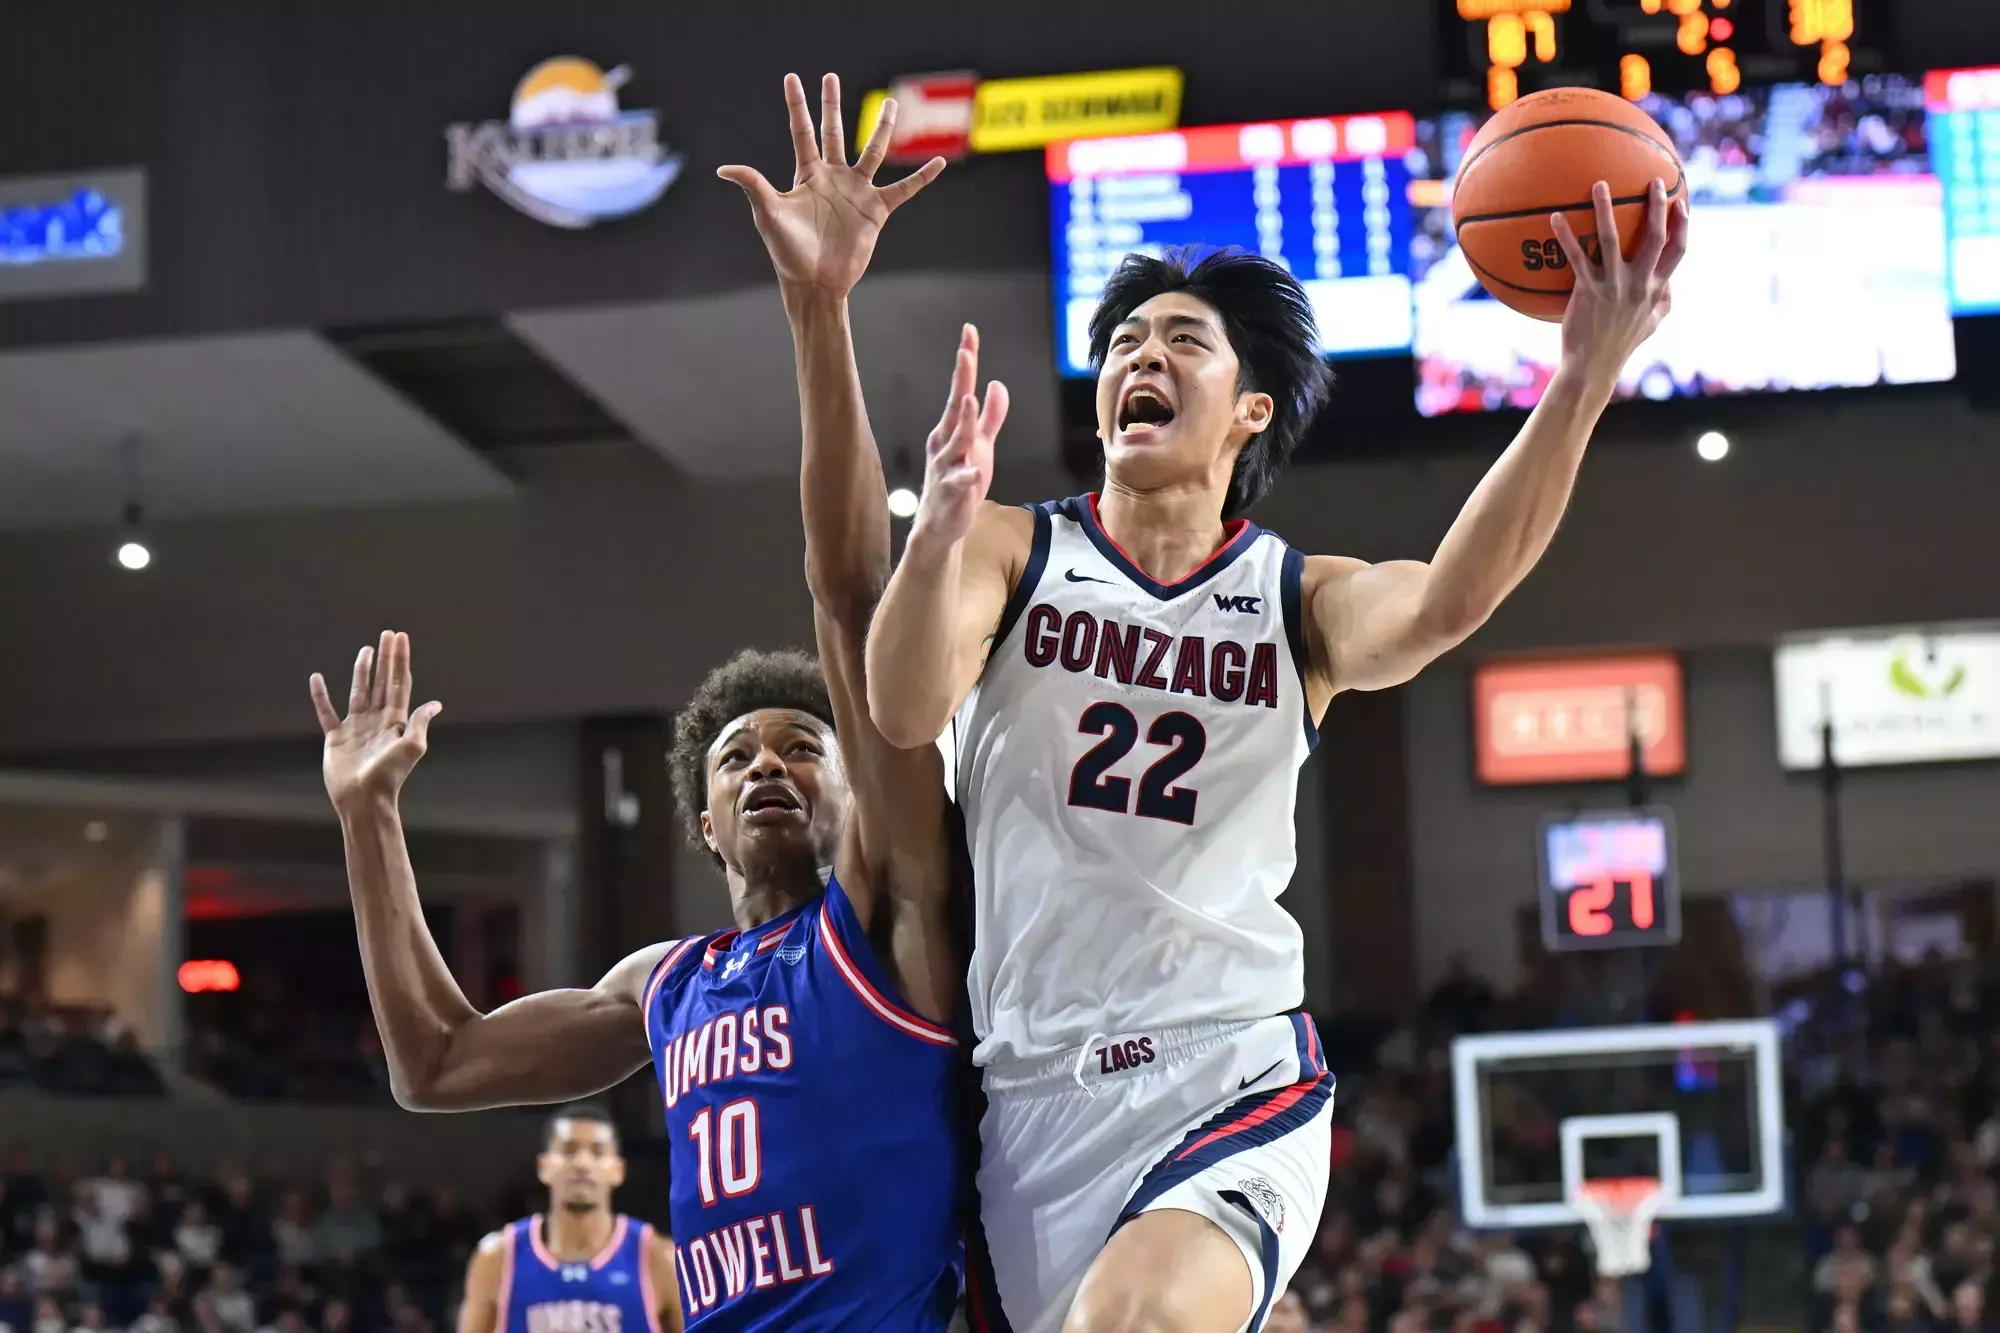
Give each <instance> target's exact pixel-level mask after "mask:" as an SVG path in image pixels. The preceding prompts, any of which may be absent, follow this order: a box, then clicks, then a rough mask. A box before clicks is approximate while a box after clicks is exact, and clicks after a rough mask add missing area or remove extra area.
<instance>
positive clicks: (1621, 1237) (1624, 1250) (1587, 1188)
mask: <svg viewBox="0 0 2000 1333" xmlns="http://www.w3.org/2000/svg"><path fill="white" fill-rule="evenodd" d="M1666 1202H1667V1189H1666V1187H1665V1186H1664V1185H1662V1183H1661V1182H1660V1181H1658V1180H1656V1179H1654V1178H1652V1177H1650V1176H1611V1177H1606V1178H1604V1179H1599V1180H1585V1181H1580V1182H1578V1184H1577V1186H1576V1192H1575V1194H1574V1196H1573V1197H1572V1198H1571V1199H1570V1203H1571V1204H1572V1205H1574V1206H1575V1208H1576V1211H1577V1213H1578V1214H1579V1215H1580V1216H1581V1217H1582V1218H1583V1221H1584V1225H1585V1226H1588V1227H1589V1228H1590V1239H1591V1241H1592V1243H1593V1244H1594V1245H1595V1246H1596V1247H1597V1271H1598V1273H1600V1274H1601V1275H1603V1276H1604V1277H1625V1276H1628V1275H1629V1274H1632V1273H1643V1272H1645V1271H1646V1269H1647V1268H1649V1267H1651V1265H1652V1262H1653V1253H1652V1250H1653V1246H1652V1241H1653V1221H1654V1219H1655V1218H1657V1217H1658V1216H1659V1215H1660V1209H1661V1207H1663V1206H1664V1205H1665V1204H1666Z"/></svg>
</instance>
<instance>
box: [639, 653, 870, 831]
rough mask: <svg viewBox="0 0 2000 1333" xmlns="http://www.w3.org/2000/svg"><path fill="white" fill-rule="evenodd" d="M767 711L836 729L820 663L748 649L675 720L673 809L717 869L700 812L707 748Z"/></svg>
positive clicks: (716, 673)
mask: <svg viewBox="0 0 2000 1333" xmlns="http://www.w3.org/2000/svg"><path fill="white" fill-rule="evenodd" d="M765 708H791V709H796V710H797V711H799V712H801V713H810V714H812V715H813V716H814V717H816V718H818V719H819V720H820V721H822V722H824V723H826V725H827V727H828V728H829V729H831V728H832V726H833V700H832V699H831V698H829V697H828V695H827V692H826V677H825V675H823V674H822V673H821V671H820V669H819V659H818V658H816V657H814V656H813V655H812V654H810V653H802V652H799V651H798V650H797V649H794V648H782V649H779V650H778V651H776V652H763V651H760V650H758V649H755V648H745V649H744V650H743V651H742V652H740V653H738V654H736V656H734V657H732V658H730V659H729V660H728V661H727V662H724V663H723V664H722V665H721V666H719V667H717V668H716V669H715V670H713V671H711V672H709V673H708V678H707V679H706V680H704V681H702V683H701V686H700V688H698V689H696V690H695V692H694V697H693V698H692V699H690V700H688V702H687V707H685V708H683V709H681V711H680V715H679V716H678V717H676V718H675V719H674V748H673V750H672V751H671V752H670V753H669V754H668V756H667V767H668V770H669V771H670V772H671V773H672V774H673V780H674V804H675V805H677V806H678V807H679V808H680V812H681V825H682V827H683V828H685V829H686V831H687V839H688V841H689V842H690V843H692V844H693V845H694V846H696V847H699V848H700V849H701V850H702V851H705V852H707V853H708V854H709V856H710V857H711V858H713V859H714V861H715V864H716V865H718V866H720V865H721V864H722V858H721V857H720V856H717V855H716V854H715V852H714V850H713V849H711V848H710V847H709V845H708V843H707V842H706V841H705V840H704V839H703V838H702V836H701V812H702V811H703V810H706V809H707V808H708V747H709V746H711V745H713V744H715V738H716V736H718V735H719V734H721V731H722V729H723V728H724V727H726V726H728V725H729V724H730V723H731V722H734V721H735V720H736V719H737V718H739V717H742V716H743V715H744V714H745V713H755V712H758V711H759V710H761V709H765Z"/></svg>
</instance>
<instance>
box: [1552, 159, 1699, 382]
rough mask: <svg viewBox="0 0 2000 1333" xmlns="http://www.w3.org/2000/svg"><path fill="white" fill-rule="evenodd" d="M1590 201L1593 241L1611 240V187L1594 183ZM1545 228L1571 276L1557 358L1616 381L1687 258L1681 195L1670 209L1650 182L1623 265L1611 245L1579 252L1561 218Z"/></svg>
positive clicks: (1662, 314) (1661, 313) (1661, 311)
mask: <svg viewBox="0 0 2000 1333" xmlns="http://www.w3.org/2000/svg"><path fill="white" fill-rule="evenodd" d="M1591 201H1592V202H1593V203H1594V204H1595V205H1596V207H1597V235H1598V237H1602V238H1615V237H1616V236H1617V235H1618V223H1617V218H1616V216H1615V215H1614V213H1613V211H1612V207H1611V187H1610V186H1608V185H1606V184H1604V183H1603V182H1602V181H1599V182H1598V184H1597V186H1596V188H1595V189H1593V190H1592V191H1591ZM1550 225H1551V226H1553V227H1554V228H1555V233H1556V239H1557V240H1558V241H1560V242H1561V243H1562V248H1563V251H1564V252H1565V253H1566V254H1567V255H1568V256H1569V266H1570V269H1571V270H1572V271H1573V272H1574V273H1575V274H1576V290H1575V291H1574V292H1573V293H1571V295H1570V298H1569V310H1568V312H1567V313H1566V314H1565V315H1564V316H1563V330H1562V340H1563V359H1564V360H1565V361H1569V362H1572V363H1574V364H1578V365H1582V366H1585V367H1588V368H1590V369H1592V370H1594V371H1597V372H1599V373H1601V374H1606V375H1610V376H1613V377H1615V376H1616V375H1617V374H1618V372H1620V371H1621V370H1623V369H1624V368H1625V362H1626V360H1627V359H1628V358H1630V357H1631V355H1632V353H1633V352H1635V351H1637V350H1638V349H1639V344H1641V343H1643V342H1645V341H1646V339H1648V338H1650V337H1652V336H1653V330H1655V329H1657V328H1659V327H1660V321H1661V320H1662V319H1665V318H1666V316H1667V312H1668V310H1670V309H1672V307H1673V292H1672V288H1671V285H1670V284H1671V281H1672V278H1673V276H1674V270H1675V269H1677V268H1679V267H1680V263H1681V259H1682V258H1683V257H1684V256H1685V255H1686V254H1687V236H1688V205H1687V196H1686V195H1685V194H1683V195H1682V196H1681V197H1680V198H1679V199H1676V200H1674V201H1672V202H1671V203H1670V202H1668V200H1667V187H1666V183H1665V182H1663V181H1657V180H1656V181H1654V182H1653V184H1652V186H1651V188H1650V189H1649V190H1648V191H1647V195H1646V222H1645V229H1644V230H1643V231H1642V232H1641V233H1640V236H1639V248H1638V249H1637V250H1636V251H1634V252H1633V254H1632V257H1631V258H1630V259H1627V258H1626V257H1625V256H1624V254H1623V253H1621V251H1620V247H1619V246H1618V244H1617V243H1616V241H1615V239H1614V240H1612V243H1611V244H1608V245H1607V244H1602V243H1601V242H1600V243H1599V244H1595V245H1592V246H1589V247H1586V246H1585V245H1584V244H1583V243H1582V242H1581V241H1579V240H1578V239H1577V235H1576V231H1575V229H1574V228H1572V227H1571V226H1570V225H1569V219H1568V218H1566V217H1564V216H1563V215H1562V214H1560V213H1557V214H1555V215H1554V216H1553V217H1552V218H1551V219H1550Z"/></svg>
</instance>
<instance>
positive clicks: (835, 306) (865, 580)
mask: <svg viewBox="0 0 2000 1333" xmlns="http://www.w3.org/2000/svg"><path fill="white" fill-rule="evenodd" d="M785 110H786V113H787V115H788V116H789V118H790V121H791V131H792V150H793V155H794V158H795V164H794V171H793V178H792V188H791V189H789V190H785V191H782V192H781V191H779V190H778V189H776V188H775V187H773V186H772V185H771V183H770V182H769V181H767V180H766V179H765V178H764V177H763V176H762V175H760V174H759V173H758V172H757V171H755V170H753V169H752V168H750V167H744V166H727V167H722V168H720V169H719V170H718V171H717V172H716V174H717V175H719V176H721V177H722V178H723V179H724V180H727V181H730V182H732V183H734V184H736V185H737V186H739V187H741V188H742V190H743V192H744V194H746V195H747V196H749V199H750V209H751V214H752V216H753V217H754V218H755V219H756V223H757V232H758V234H759V235H761V236H762V237H763V238H764V244H765V246H766V248H768V249H769V250H770V252H771V263H772V266H773V267H774V268H775V269H776V270H777V275H778V290H779V292H780V294H781V295H782V296H783V298H784V302H785V314H786V317H787V319H788V320H789V322H790V324H791V329H792V344H793V350H794V353H795V356H796V360H797V369H798V378H799V409H800V414H801V418H802V421H801V425H802V428H803V431H804V435H805V458H804V462H803V465H802V467H801V470H800V476H799V491H800V498H801V502H802V508H803V509H804V515H805V528H806V578H807V581H808V582H809V583H810V584H811V586H812V593H813V600H814V602H815V603H816V604H817V605H818V606H819V607H821V608H822V609H823V610H825V611H827V612H828V613H830V614H831V615H833V616H834V618H835V619H836V620H838V621H840V622H841V623H843V624H849V625H852V626H854V627H855V628H856V630H857V633H858V632H860V631H864V630H865V629H866V627H867V623H868V616H869V614H870V613H871V612H872V611H873V610H874V608H875V601H876V599H877V598H878V597H879V596H881V592H882V586H883V584H884V583H885V582H886V581H887V580H888V577H889V511H888V507H887V498H886V497H887V492H886V489H885V487H884V485H883V478H882V463H881V459H880V457H879V456H878V454H877V452H876V448H875V437H874V435H873V434H872V433H871V432H870V430H869V426H868V410H867V407H866V406H865V404H864V403H863V402H862V396H861V374H860V371H859V370H858V369H857V367H856V364H855V358H854V335H853V330H852V328H850V327H849V324H848V310H847V297H848V293H850V292H851V291H853V290H854V285H855V284H856V283H858V282H859V281H860V280H861V276H862V274H863V273H865V272H867V269H868V261H869V260H870V258H871V257H873V255H874V253H875V244H876V241H877V240H878V239H879V238H880V237H881V233H882V224H883V223H884V222H886V221H887V220H888V218H889V215H890V214H891V213H893V212H894V211H895V210H896V209H897V208H899V207H901V206H902V205H903V204H904V203H906V202H908V201H909V200H910V199H911V198H913V197H915V195H916V194H917V192H918V191H919V190H921V189H923V188H924V186H926V185H928V184H929V183H930V182H931V181H933V180H935V179H937V176H938V173H939V172H941V171H943V170H944V159H943V158H932V159H931V160H930V161H929V162H926V163H925V164H924V165H923V166H922V167H920V168H918V169H917V170H916V171H915V172H912V173H911V174H910V175H908V176H905V177H903V178H902V179H901V180H898V181H894V182H891V183H890V184H888V185H876V184H875V173H876V172H877V171H878V170H880V168H881V165H882V160H883V158H884V157H886V156H887V154H888V151H889V140H890V137H891V135H893V134H894V132H895V125H896V103H895V100H894V99H893V98H892V99H890V100H889V101H887V102H885V103H884V104H883V107H882V114H881V116H880V117H879V119H878V121H877V123H876V126H875V133H874V135H873V136H872V137H871V138H870V140H869V142H868V146H867V148H866V149H865V150H864V151H863V152H862V154H861V157H860V160H859V161H857V162H855V163H853V164H852V165H850V164H849V163H848V161H847V149H846V135H845V131H844V130H843V127H842V125H841V116H840V80H839V79H838V78H837V77H836V76H834V75H832V74H829V75H827V76H826V77H825V78H824V79H823V80H822V81H821V84H820V131H819V134H818V135H817V136H815V135H814V133H813V126H812V117H811V115H810V113H809V112H808V110H807V106H806V93H805V85H804V84H802V83H801V82H800V81H799V77H798V75H796V74H787V75H786V76H785Z"/></svg>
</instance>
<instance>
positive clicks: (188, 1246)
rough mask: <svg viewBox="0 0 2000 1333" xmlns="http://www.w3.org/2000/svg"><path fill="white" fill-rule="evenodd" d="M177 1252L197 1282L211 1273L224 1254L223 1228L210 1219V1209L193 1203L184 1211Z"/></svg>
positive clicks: (177, 1229) (177, 1230)
mask: <svg viewBox="0 0 2000 1333" xmlns="http://www.w3.org/2000/svg"><path fill="white" fill-rule="evenodd" d="M174 1253H176V1254H178V1255H179V1256H180V1258H181V1262H182V1263H183V1264H185V1265H186V1266H187V1269H188V1273H189V1275H190V1276H192V1277H193V1278H195V1279H196V1280H197V1281H200V1280H203V1279H205V1278H206V1277H207V1276H208V1272H209V1270H210V1269H212V1268H214V1267H215V1261H216V1260H217V1259H219V1258H221V1257H222V1229H221V1228H220V1227H218V1226H216V1225H215V1223H213V1222H211V1221H209V1220H208V1210H207V1209H206V1208H203V1207H202V1206H201V1204H200V1203H197V1202H190V1203H189V1204H188V1206H187V1207H185V1208H183V1209H182V1210H181V1220H180V1225H179V1226H177V1227H175V1228H174Z"/></svg>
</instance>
